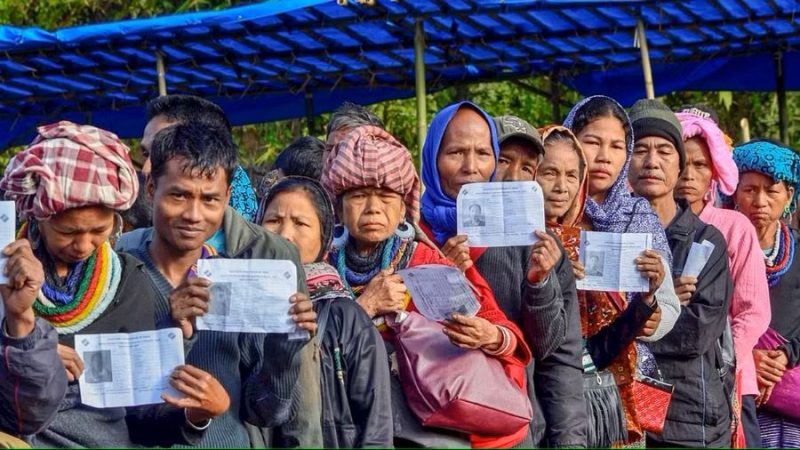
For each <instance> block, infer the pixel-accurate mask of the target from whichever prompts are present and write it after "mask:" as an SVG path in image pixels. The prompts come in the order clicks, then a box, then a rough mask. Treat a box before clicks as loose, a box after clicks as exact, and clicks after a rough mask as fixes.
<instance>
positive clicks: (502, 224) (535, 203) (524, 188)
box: [456, 181, 545, 247]
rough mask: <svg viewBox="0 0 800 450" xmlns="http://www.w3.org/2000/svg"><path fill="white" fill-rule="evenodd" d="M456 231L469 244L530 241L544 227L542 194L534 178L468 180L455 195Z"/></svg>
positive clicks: (525, 242)
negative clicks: (518, 179) (486, 180)
mask: <svg viewBox="0 0 800 450" xmlns="http://www.w3.org/2000/svg"><path fill="white" fill-rule="evenodd" d="M456 212H457V214H456V219H457V227H458V234H460V235H467V237H468V240H467V245H469V246H471V247H510V246H518V245H531V244H533V243H534V242H536V241H537V240H538V238H537V237H536V234H535V233H534V232H535V231H536V230H542V231H544V230H545V221H544V195H543V194H542V188H541V186H539V183H537V182H535V181H508V182H503V183H470V184H467V185H464V186H463V187H462V188H461V190H460V191H459V193H458V198H457V199H456Z"/></svg>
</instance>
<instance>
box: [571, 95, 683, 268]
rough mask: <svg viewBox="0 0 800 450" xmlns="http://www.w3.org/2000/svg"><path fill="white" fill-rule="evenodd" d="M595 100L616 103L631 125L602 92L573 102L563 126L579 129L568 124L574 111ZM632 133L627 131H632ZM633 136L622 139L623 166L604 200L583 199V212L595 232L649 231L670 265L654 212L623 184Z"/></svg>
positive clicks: (662, 230)
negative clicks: (623, 144)
mask: <svg viewBox="0 0 800 450" xmlns="http://www.w3.org/2000/svg"><path fill="white" fill-rule="evenodd" d="M598 99H608V100H610V101H612V102H614V104H615V105H617V106H619V109H620V110H621V111H622V112H623V114H625V120H626V122H627V126H628V128H630V129H632V127H631V119H630V118H629V117H628V114H627V113H625V109H624V108H622V106H621V105H620V104H619V103H617V101H616V100H614V99H612V98H610V97H606V96H604V95H594V96H592V97H587V98H585V99H583V100H581V101H580V102H578V104H576V105H575V106H574V107H573V108H572V110H571V111H570V112H569V114H568V115H567V118H566V119H565V120H564V126H565V127H567V128H569V129H570V130H572V132H573V133H575V135H577V134H578V132H579V131H580V130H576V129H574V128H573V127H572V125H573V122H574V120H575V116H576V115H577V113H578V112H579V111H580V110H581V109H582V108H584V107H585V106H586V105H588V104H589V103H590V102H592V101H594V100H598ZM632 133H633V132H631V134H632ZM634 141H635V137H633V136H632V135H631V139H630V141H628V142H625V146H626V147H627V157H626V158H625V165H623V166H622V170H621V171H620V173H619V177H617V180H616V181H614V184H613V185H611V188H609V190H608V192H607V193H606V199H605V200H604V201H603V203H602V204H600V203H597V202H596V201H594V200H593V199H592V198H591V197H588V198H587V199H586V207H585V209H584V215H585V216H586V217H588V218H589V219H590V220H591V221H592V229H593V230H595V231H607V232H612V233H651V234H652V235H653V247H654V248H655V249H656V250H658V251H659V253H661V255H662V256H664V258H666V260H667V264H669V265H670V267H672V252H671V251H670V249H669V243H668V241H667V235H666V233H665V232H664V227H663V226H662V225H661V221H660V220H659V218H658V215H656V213H655V212H654V211H653V208H651V207H650V203H649V202H648V201H647V200H646V199H644V198H642V197H636V196H634V195H633V194H632V193H631V191H630V190H629V189H628V185H627V184H626V182H627V180H628V167H629V166H630V164H631V155H633V143H634Z"/></svg>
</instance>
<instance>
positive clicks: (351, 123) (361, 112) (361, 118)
mask: <svg viewBox="0 0 800 450" xmlns="http://www.w3.org/2000/svg"><path fill="white" fill-rule="evenodd" d="M362 125H374V126H376V127H379V128H385V127H384V125H383V121H382V120H381V119H380V117H378V116H377V115H376V114H375V113H374V112H372V111H370V110H369V109H367V108H365V107H363V106H361V105H357V104H355V103H350V102H344V103H342V106H340V107H338V108H337V109H336V111H334V112H333V114H332V115H331V120H329V121H328V128H327V131H326V134H327V135H328V136H330V135H331V133H333V132H334V131H336V130H338V129H340V128H355V127H359V126H362Z"/></svg>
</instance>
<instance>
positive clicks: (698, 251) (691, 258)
mask: <svg viewBox="0 0 800 450" xmlns="http://www.w3.org/2000/svg"><path fill="white" fill-rule="evenodd" d="M712 253H714V244H712V243H711V242H709V241H703V242H702V243H698V242H692V246H691V247H690V248H689V255H688V256H687V257H686V264H684V266H683V272H681V276H685V277H695V278H697V277H698V276H700V272H702V271H703V267H705V266H706V263H707V262H708V260H709V258H711V254H712Z"/></svg>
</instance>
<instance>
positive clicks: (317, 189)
mask: <svg viewBox="0 0 800 450" xmlns="http://www.w3.org/2000/svg"><path fill="white" fill-rule="evenodd" d="M284 192H305V193H306V194H308V197H309V198H310V199H311V204H312V205H314V209H315V210H316V211H317V217H318V218H319V224H320V232H321V236H320V242H321V244H322V246H321V247H320V250H319V254H318V255H317V258H316V260H315V261H321V260H322V259H323V258H324V257H325V254H326V253H327V252H328V250H329V247H330V245H331V240H332V239H333V225H334V220H335V217H334V214H333V206H331V200H330V198H329V197H328V194H327V193H326V192H325V189H324V188H323V187H322V185H321V184H320V183H319V181H317V180H314V179H311V178H308V177H298V176H292V177H286V178H283V179H281V180H280V181H279V182H277V183H276V184H275V185H274V186H273V187H272V188H271V189H270V191H269V193H268V194H267V196H266V197H265V198H264V201H263V202H262V204H261V207H260V208H259V213H258V217H259V223H258V225H262V223H263V222H264V215H265V214H266V212H267V208H269V204H270V203H272V201H273V200H275V197H277V196H278V195H279V194H282V193H284Z"/></svg>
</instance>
